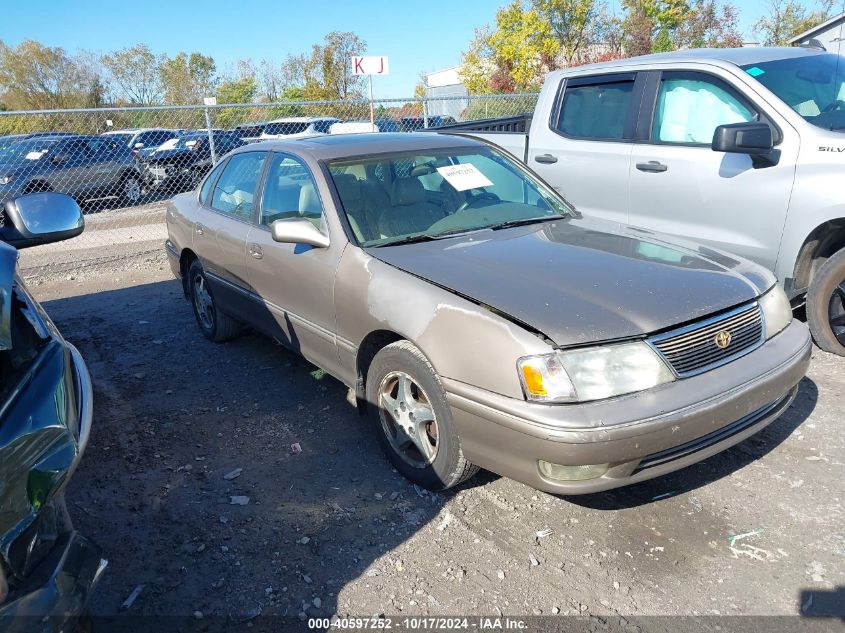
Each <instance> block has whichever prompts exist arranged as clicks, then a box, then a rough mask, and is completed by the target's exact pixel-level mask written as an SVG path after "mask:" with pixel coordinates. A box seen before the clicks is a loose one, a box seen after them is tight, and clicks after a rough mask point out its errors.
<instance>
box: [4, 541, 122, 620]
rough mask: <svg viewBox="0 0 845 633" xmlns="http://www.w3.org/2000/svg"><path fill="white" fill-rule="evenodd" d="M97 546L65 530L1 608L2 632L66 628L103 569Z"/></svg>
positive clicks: (104, 565)
mask: <svg viewBox="0 0 845 633" xmlns="http://www.w3.org/2000/svg"><path fill="white" fill-rule="evenodd" d="M100 554H101V552H100V548H99V547H97V546H96V545H94V544H93V543H91V541H88V540H87V539H85V538H84V537H82V536H80V535H79V534H78V533H76V532H65V533H64V534H62V535H61V536H60V537H59V539H58V540H57V542H56V544H55V545H54V546H53V549H52V550H51V551H50V554H49V555H48V556H47V558H45V559H44V560H43V561H42V562H41V564H40V565H38V567H36V568H35V569H34V570H33V572H32V573H31V574H30V575H29V576H27V578H26V579H25V580H24V582H23V583H22V584H21V586H20V587H18V588H17V589H16V590H15V594H14V595H15V596H19V597H13V598H12V599H11V601H10V602H7V603H6V604H4V605H2V607H0V630H2V631H3V632H4V633H18V632H20V633H24V632H25V633H33V632H38V633H40V632H44V633H47V632H48V631H49V632H51V633H52V632H54V631H66V630H69V627H70V626H71V625H72V624H73V623H74V622H75V621H76V620H77V619H78V618H79V616H80V615H82V613H83V612H84V610H85V606H86V604H87V603H88V597H89V596H90V595H91V592H92V590H93V589H94V587H95V586H96V584H97V581H98V580H99V579H100V576H101V575H102V573H103V571H104V570H105V568H106V565H107V562H106V561H105V560H104V559H103V558H102V557H101V555H100Z"/></svg>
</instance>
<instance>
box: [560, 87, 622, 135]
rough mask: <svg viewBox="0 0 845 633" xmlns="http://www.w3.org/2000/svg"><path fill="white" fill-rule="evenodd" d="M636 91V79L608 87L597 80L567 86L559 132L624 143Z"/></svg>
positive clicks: (561, 110)
mask: <svg viewBox="0 0 845 633" xmlns="http://www.w3.org/2000/svg"><path fill="white" fill-rule="evenodd" d="M633 90H634V80H633V79H630V80H623V81H615V82H612V83H608V82H606V81H603V80H601V79H599V78H597V80H596V83H594V84H588V83H583V80H579V82H578V84H577V85H567V86H566V87H565V89H564V93H563V103H562V104H561V106H560V116H559V117H558V120H557V125H556V127H557V130H558V131H559V132H561V133H563V134H564V135H565V136H571V137H575V138H581V139H590V140H603V141H609V140H622V139H623V137H624V131H625V121H626V120H627V118H628V113H629V109H630V107H631V94H632V92H633Z"/></svg>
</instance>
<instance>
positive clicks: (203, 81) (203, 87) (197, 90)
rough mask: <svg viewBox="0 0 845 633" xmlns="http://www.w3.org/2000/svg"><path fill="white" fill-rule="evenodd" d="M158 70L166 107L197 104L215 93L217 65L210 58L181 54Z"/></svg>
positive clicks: (194, 54) (166, 61)
mask: <svg viewBox="0 0 845 633" xmlns="http://www.w3.org/2000/svg"><path fill="white" fill-rule="evenodd" d="M159 68H160V73H161V83H162V86H163V88H164V101H165V103H167V104H168V105H188V104H194V103H199V102H201V101H202V99H203V97H207V96H209V95H211V94H214V92H215V90H214V89H215V86H216V84H217V80H216V77H215V72H216V70H217V65H216V64H215V63H214V58H212V57H209V56H206V55H202V54H200V53H191V55H190V56H188V54H187V53H185V52H181V53H179V54H178V55H176V57H173V58H171V59H166V60H164V61H163V62H162V63H161V66H160V67H159Z"/></svg>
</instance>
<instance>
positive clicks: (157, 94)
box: [101, 44, 164, 104]
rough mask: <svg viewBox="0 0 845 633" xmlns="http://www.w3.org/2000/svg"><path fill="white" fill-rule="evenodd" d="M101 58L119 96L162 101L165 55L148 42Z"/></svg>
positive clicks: (146, 101)
mask: <svg viewBox="0 0 845 633" xmlns="http://www.w3.org/2000/svg"><path fill="white" fill-rule="evenodd" d="M101 59H102V63H103V66H105V68H106V70H108V73H109V78H110V80H111V83H112V85H113V92H115V95H116V96H117V97H119V98H122V99H124V100H126V101H128V102H129V103H133V104H152V103H158V102H159V101H161V98H162V95H163V91H162V82H161V74H160V69H159V67H160V66H161V63H162V61H163V59H164V58H163V56H161V55H155V54H154V53H153V52H152V51H151V50H150V48H149V47H148V46H147V45H146V44H136V45H135V46H132V47H129V48H124V49H121V50H119V51H115V52H114V53H110V54H108V55H103V57H102V58H101Z"/></svg>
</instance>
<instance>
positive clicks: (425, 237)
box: [373, 227, 486, 248]
mask: <svg viewBox="0 0 845 633" xmlns="http://www.w3.org/2000/svg"><path fill="white" fill-rule="evenodd" d="M483 228H486V227H482V228H477V227H476V228H470V229H467V228H455V229H447V230H445V231H440V232H439V233H416V234H414V235H408V236H406V237H401V238H399V239H396V240H390V241H389V242H384V243H382V244H373V246H374V247H376V248H381V247H382V246H396V245H397V244H415V243H417V242H433V241H434V240H441V239H443V238H446V237H453V236H455V235H462V234H464V233H474V232H475V231H480V230H482V229H483Z"/></svg>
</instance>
